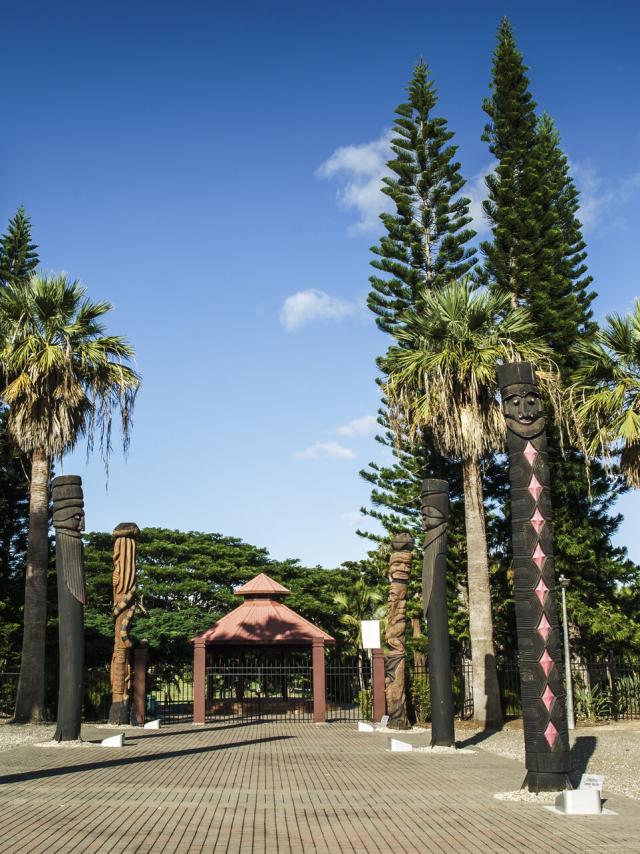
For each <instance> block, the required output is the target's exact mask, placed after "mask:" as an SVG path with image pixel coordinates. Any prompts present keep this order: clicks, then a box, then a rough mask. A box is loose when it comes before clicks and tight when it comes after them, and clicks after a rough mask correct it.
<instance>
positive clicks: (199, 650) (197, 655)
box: [193, 638, 207, 724]
mask: <svg viewBox="0 0 640 854" xmlns="http://www.w3.org/2000/svg"><path fill="white" fill-rule="evenodd" d="M206 662H207V646H206V644H205V641H204V639H201V638H196V639H195V641H194V642H193V722H194V724H203V723H204V722H205V691H206V685H205V682H206V679H205V677H206Z"/></svg>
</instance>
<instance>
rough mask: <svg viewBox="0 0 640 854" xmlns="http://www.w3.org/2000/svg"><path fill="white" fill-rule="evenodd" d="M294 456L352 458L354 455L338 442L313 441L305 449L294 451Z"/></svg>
mask: <svg viewBox="0 0 640 854" xmlns="http://www.w3.org/2000/svg"><path fill="white" fill-rule="evenodd" d="M295 456H296V457H297V458H298V459H299V460H317V459H328V460H353V459H355V456H356V455H355V454H354V453H353V451H352V450H351V448H345V447H344V445H340V444H339V443H338V442H314V444H313V445H311V446H310V447H309V448H307V449H306V450H305V451H296V454H295Z"/></svg>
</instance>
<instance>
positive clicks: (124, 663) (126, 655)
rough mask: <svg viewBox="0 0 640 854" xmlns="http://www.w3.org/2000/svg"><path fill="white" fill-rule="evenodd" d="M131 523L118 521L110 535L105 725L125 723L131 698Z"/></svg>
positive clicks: (134, 529)
mask: <svg viewBox="0 0 640 854" xmlns="http://www.w3.org/2000/svg"><path fill="white" fill-rule="evenodd" d="M139 533H140V529H139V528H138V526H137V525H136V524H135V523H134V522H121V523H120V524H119V525H118V526H117V528H116V529H115V531H114V532H113V536H114V537H115V542H114V544H113V617H114V619H115V640H114V644H113V656H112V658H111V708H110V710H109V723H112V724H128V723H129V700H130V696H131V682H132V680H131V672H132V667H131V649H132V647H133V642H132V641H131V640H130V639H129V624H130V623H131V620H132V619H133V615H134V614H135V610H136V603H135V597H136V539H137V537H138V535H139Z"/></svg>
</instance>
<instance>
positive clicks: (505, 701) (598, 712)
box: [0, 656, 640, 724]
mask: <svg viewBox="0 0 640 854" xmlns="http://www.w3.org/2000/svg"><path fill="white" fill-rule="evenodd" d="M497 670H498V682H499V685H500V693H501V697H502V709H503V712H504V714H505V716H507V717H518V716H520V715H521V714H522V703H521V699H520V673H519V669H518V662H517V658H504V659H502V660H498V662H497ZM571 672H572V681H573V691H574V707H575V713H576V718H577V720H598V719H601V720H604V719H612V720H630V719H640V663H639V662H634V661H625V660H622V659H613V658H609V659H605V658H602V659H594V660H590V661H586V660H578V661H574V662H573V663H572V667H571ZM205 675H206V684H205V688H206V719H207V720H208V721H216V720H238V719H264V718H277V719H283V720H289V721H310V720H312V717H313V677H312V669H311V663H310V661H308V660H307V661H305V660H301V659H299V660H294V661H291V662H287V663H282V662H281V663H278V662H277V661H271V662H269V661H268V662H266V663H265V662H262V663H259V662H255V661H251V662H247V663H245V664H241V663H240V662H233V661H232V662H230V663H228V664H226V665H225V664H223V663H221V662H211V663H210V664H209V666H208V667H207V668H206V671H205ZM472 675H473V673H472V666H471V662H470V661H469V660H468V659H463V660H461V661H457V662H454V663H453V667H452V688H453V699H454V709H455V713H456V715H457V716H458V717H460V718H463V719H464V718H470V717H472V716H473V694H472ZM18 676H19V674H18V672H17V671H0V718H2V717H4V718H7V717H11V715H12V714H13V710H14V706H15V699H16V690H17V686H18ZM407 697H408V702H409V707H410V710H411V713H412V717H414V718H415V719H416V720H417V721H418V722H425V721H428V720H429V719H430V716H431V698H430V691H429V676H428V672H427V669H426V667H422V668H421V667H416V666H415V665H414V664H412V663H410V664H409V666H408V667H407ZM57 698H58V673H57V667H55V668H48V669H47V671H46V687H45V712H46V716H47V718H48V719H50V720H55V718H56V707H57ZM110 703H111V686H110V682H109V667H108V666H105V667H93V668H89V669H87V670H86V671H85V686H84V707H83V717H84V719H85V720H87V721H106V720H107V719H108V716H109V706H110ZM326 703H327V720H328V721H357V720H365V719H370V718H371V664H370V661H369V659H368V658H367V657H366V656H364V657H363V659H362V661H361V662H358V660H357V658H353V659H334V658H332V657H329V658H328V659H327V662H326ZM147 717H148V718H160V719H161V720H162V721H163V723H166V724H169V723H181V722H187V721H189V722H190V721H191V720H192V719H193V668H192V666H191V665H187V666H185V667H184V668H182V669H181V670H179V671H177V672H175V673H174V674H172V675H163V674H161V673H157V674H154V669H153V668H151V670H150V671H149V674H148V679H147Z"/></svg>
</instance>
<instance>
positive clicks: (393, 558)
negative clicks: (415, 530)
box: [389, 534, 413, 583]
mask: <svg viewBox="0 0 640 854" xmlns="http://www.w3.org/2000/svg"><path fill="white" fill-rule="evenodd" d="M412 557H413V538H412V537H411V535H410V534H397V535H396V536H395V537H394V538H393V540H392V541H391V555H390V557H389V578H390V579H391V581H401V582H404V583H406V582H408V581H409V575H410V574H411V559H412Z"/></svg>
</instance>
